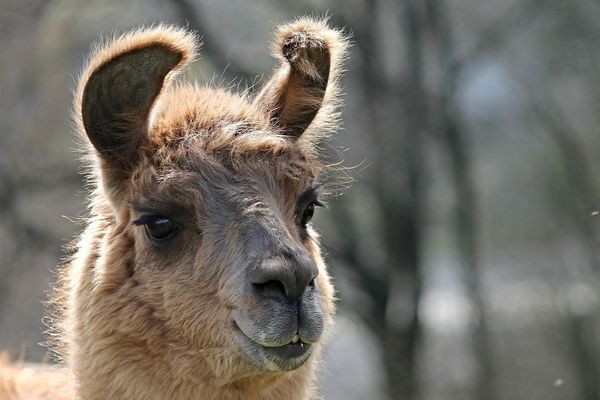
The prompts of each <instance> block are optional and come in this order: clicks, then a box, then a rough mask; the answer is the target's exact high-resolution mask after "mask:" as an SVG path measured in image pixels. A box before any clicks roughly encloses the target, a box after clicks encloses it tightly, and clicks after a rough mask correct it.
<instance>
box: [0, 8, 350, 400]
mask: <svg viewBox="0 0 600 400" xmlns="http://www.w3.org/2000/svg"><path fill="white" fill-rule="evenodd" d="M197 46H198V42H197V39H196V37H195V36H194V35H193V34H191V33H190V32H188V31H186V30H184V29H179V28H175V27H170V26H164V25H161V26H157V27H153V28H149V29H139V30H136V31H133V32H131V33H129V34H126V35H124V36H121V37H119V38H115V39H114V40H112V41H110V42H109V43H107V44H105V45H103V46H100V47H99V48H97V49H96V50H95V51H94V52H93V54H92V56H91V57H90V59H89V62H88V64H87V67H85V69H84V72H83V74H82V75H81V77H80V80H79V85H78V89H77V92H76V96H75V97H76V98H75V103H74V108H75V112H74V121H75V125H76V129H77V132H78V133H80V134H81V140H82V142H84V146H85V148H86V151H85V152H86V154H87V155H86V158H85V165H86V175H87V177H88V178H89V180H90V186H91V189H92V190H91V202H90V206H89V208H90V215H91V217H90V218H89V220H88V221H87V224H86V227H85V229H84V231H83V233H82V234H81V236H80V237H79V238H78V239H77V240H76V241H75V242H74V249H75V251H74V254H73V256H72V257H71V259H70V260H69V261H68V262H67V263H66V264H65V265H64V267H63V269H62V273H61V278H60V280H59V285H58V286H59V288H58V289H57V290H56V294H55V296H54V304H55V305H56V307H57V308H58V312H57V313H58V315H57V316H56V317H55V318H53V320H54V321H58V322H56V325H57V326H56V327H55V332H54V334H53V336H54V339H55V341H56V342H57V343H56V344H57V346H56V347H57V349H58V353H59V354H60V355H61V357H62V358H63V360H64V362H65V364H66V366H67V367H66V369H65V371H63V372H55V373H54V374H55V378H52V379H50V378H48V379H46V380H47V381H52V382H53V383H55V382H57V381H58V382H64V381H68V382H69V384H68V386H66V385H62V384H61V385H62V386H63V387H61V388H60V389H56V388H51V387H49V388H47V389H43V385H40V386H38V388H37V390H38V391H39V393H41V392H42V391H44V393H43V394H40V396H47V397H43V398H61V399H62V398H76V399H86V400H87V399H174V400H179V399H290V400H291V399H315V398H318V391H317V388H316V382H315V381H316V368H317V363H318V360H319V353H320V349H321V346H322V343H323V340H324V338H325V337H326V336H327V333H328V331H330V328H331V325H332V317H333V313H334V302H333V287H332V284H331V282H330V278H329V275H328V273H327V269H326V266H325V264H324V262H323V259H322V256H321V254H320V245H319V237H318V235H317V233H316V232H315V231H314V229H313V228H312V227H311V224H310V221H311V218H312V216H313V213H314V209H315V207H317V206H320V205H322V204H321V201H320V199H319V194H320V192H321V191H322V189H321V187H322V184H323V175H324V171H325V170H326V168H327V166H326V165H324V163H322V162H320V161H319V158H320V157H319V144H320V142H321V141H322V139H323V138H324V137H325V136H326V135H327V134H329V133H331V132H333V131H334V130H335V128H336V127H337V125H338V108H339V105H340V100H339V77H340V74H341V68H342V65H341V64H342V62H343V59H344V56H345V52H346V49H347V40H346V38H345V37H344V35H343V34H342V33H341V32H340V31H338V30H335V29H331V28H329V27H328V25H327V22H326V21H324V20H315V19H311V18H301V19H298V20H296V21H294V22H291V23H289V24H286V25H282V26H280V27H279V28H278V29H277V31H276V34H275V40H274V45H273V51H274V55H275V57H276V58H277V59H278V60H279V63H280V65H279V66H278V67H277V68H276V69H275V71H274V73H273V76H272V78H271V79H270V80H268V81H267V82H266V84H265V85H264V87H262V89H261V90H260V91H258V93H257V94H255V95H252V96H251V95H248V94H241V95H240V94H234V93H232V92H230V91H229V90H225V89H220V88H214V87H201V86H199V85H196V84H185V83H173V81H174V78H175V77H176V75H178V74H179V73H180V72H181V71H182V70H183V69H184V68H185V67H186V65H188V64H189V63H190V62H191V61H192V60H193V59H194V57H195V51H196V48H197ZM9 369H10V367H6V366H5V367H3V368H2V367H0V373H1V372H3V371H4V376H5V377H4V378H2V379H0V394H2V390H5V391H6V393H7V394H6V396H9V395H12V396H17V394H18V392H19V390H21V392H23V390H24V389H23V388H19V387H18V384H15V383H14V382H15V379H14V378H12V379H13V381H12V386H10V385H8V384H7V383H6V382H8V380H10V379H11V378H10V376H9V377H8V378H7V377H6V371H7V370H9ZM13 372H14V371H13ZM28 374H29V375H35V374H34V373H33V372H32V371H28ZM13 375H18V371H17V372H14V373H13ZM29 375H27V376H29ZM56 376H57V377H56ZM3 379H4V382H2V380H3ZM21 380H22V379H21ZM3 384H4V386H3ZM61 385H57V386H61ZM4 387H6V388H8V389H3V388H4ZM9 392H10V393H9ZM53 394H54V397H52V395H53ZM24 396H25V397H26V394H24ZM40 398H42V397H40Z"/></svg>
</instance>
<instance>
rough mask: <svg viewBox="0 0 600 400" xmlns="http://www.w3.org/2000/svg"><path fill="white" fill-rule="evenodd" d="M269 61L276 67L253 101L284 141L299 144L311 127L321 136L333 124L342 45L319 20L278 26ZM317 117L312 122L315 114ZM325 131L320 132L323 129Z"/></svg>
mask: <svg viewBox="0 0 600 400" xmlns="http://www.w3.org/2000/svg"><path fill="white" fill-rule="evenodd" d="M273 47H274V49H273V50H274V55H275V57H276V58H278V59H279V60H280V61H281V65H280V67H279V68H278V69H276V70H275V72H274V74H273V77H272V78H271V79H270V80H269V81H268V82H267V83H266V85H265V86H264V88H263V89H262V90H261V91H260V92H259V93H258V95H257V96H256V97H255V99H254V104H255V105H257V106H258V107H259V108H261V109H262V110H263V111H264V112H266V113H268V114H269V115H270V117H271V118H272V119H273V121H274V123H275V124H276V125H278V126H279V127H280V128H281V129H282V130H283V132H284V133H285V134H286V135H289V136H292V137H294V138H299V137H300V136H301V135H303V134H305V132H306V131H307V129H308V128H309V126H310V125H311V123H313V126H314V127H315V128H317V129H311V130H313V131H319V130H321V131H326V130H327V128H329V127H331V125H335V124H336V123H337V115H336V108H337V103H338V95H339V89H338V85H337V81H338V78H339V76H340V75H341V72H342V66H341V64H342V61H343V59H344V57H345V54H346V49H347V39H346V38H345V37H344V36H343V35H342V34H341V32H340V31H337V30H334V29H331V28H329V27H328V25H327V22H326V21H325V20H314V19H310V18H302V19H299V20H297V21H295V22H292V23H290V24H287V25H283V26H280V27H279V28H278V30H277V32H276V33H275V42H274V46H273ZM319 111H321V113H320V114H323V117H322V118H320V119H319V121H316V120H315V118H316V117H317V114H318V113H319ZM323 128H326V129H323Z"/></svg>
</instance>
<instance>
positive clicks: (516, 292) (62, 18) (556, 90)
mask: <svg viewBox="0 0 600 400" xmlns="http://www.w3.org/2000/svg"><path fill="white" fill-rule="evenodd" d="M306 13H309V14H312V15H320V16H322V15H325V14H327V15H330V16H331V24H332V25H334V26H338V27H344V28H345V29H346V31H347V32H348V33H351V34H352V37H353V43H354V45H353V47H352V51H351V54H350V56H349V59H348V62H347V74H346V76H345V78H344V80H343V86H344V87H345V93H346V94H345V100H346V103H347V105H346V107H345V109H344V114H343V115H344V127H345V129H344V130H343V131H341V132H340V133H339V134H338V135H337V136H336V137H335V138H333V140H332V141H331V142H330V143H329V146H328V148H329V153H330V155H331V158H332V159H333V160H339V159H340V158H343V164H344V165H345V166H347V167H350V169H349V172H348V175H349V176H350V177H352V178H353V179H354V181H355V182H354V183H353V184H352V185H351V186H348V185H347V184H346V183H347V182H346V181H347V177H342V178H340V184H339V185H338V186H339V188H340V190H338V191H337V192H339V193H338V196H337V198H336V199H334V200H333V201H332V202H331V206H330V208H329V209H327V210H319V211H318V212H317V218H316V221H317V224H318V225H319V227H320V230H321V232H322V234H323V239H324V246H325V248H326V250H327V253H328V255H327V257H328V260H329V264H330V268H331V271H332V273H333V275H334V277H335V282H336V286H337V288H338V297H339V302H338V304H339V315H338V319H337V321H338V322H337V326H336V330H335V332H334V334H333V336H332V337H331V339H330V342H329V344H328V347H327V348H326V351H325V364H324V367H323V368H322V371H321V378H320V379H321V386H322V388H323V393H324V395H325V398H326V399H332V400H335V399H376V400H377V399H379V400H386V399H400V400H436V399H439V400H442V399H443V400H462V399H465V400H466V399H475V400H500V399H506V400H508V399H510V400H517V399H523V400H525V399H527V400H536V399H544V400H552V399H560V400H568V399H578V400H593V399H600V386H599V383H600V331H599V329H600V319H599V317H600V310H599V307H598V305H599V301H600V298H599V291H598V290H599V288H600V286H599V280H598V277H599V276H600V248H599V247H598V240H599V236H598V230H599V224H600V199H599V196H600V157H598V156H599V155H600V132H599V127H600V113H599V112H598V110H600V51H599V50H598V42H599V39H600V2H598V1H597V0H577V1H569V0H494V1H492V0H487V1H480V0H329V1H325V0H322V1H317V0H256V1H247V0H230V1H210V0H150V1H149V0H133V1H127V2H123V1H121V0H89V1H85V2H83V1H77V0H28V1H25V0H21V1H19V0H0V348H2V349H7V350H9V351H10V352H11V353H12V354H13V355H14V356H16V357H19V356H20V357H24V358H25V359H26V360H30V361H40V360H43V359H44V358H45V357H46V356H45V354H46V349H45V348H44V347H43V346H41V345H39V343H41V342H43V336H42V333H41V332H42V331H43V330H44V329H45V328H44V326H43V324H42V313H43V305H42V303H43V301H44V299H45V298H46V294H47V292H48V290H49V287H50V284H51V282H52V281H53V280H54V275H53V274H54V272H55V271H56V267H55V266H56V264H57V263H58V262H59V260H60V258H61V254H63V253H62V251H61V246H62V245H64V244H66V243H67V242H68V241H69V240H70V239H71V238H72V237H73V235H74V234H75V233H76V232H78V231H79V230H80V229H81V225H80V224H79V223H77V220H78V218H80V217H81V216H84V215H85V212H84V211H85V209H84V205H83V204H84V203H85V198H86V194H85V192H84V190H83V186H82V178H81V176H80V175H79V174H78V168H79V167H78V162H77V155H76V152H75V151H74V148H75V144H74V140H73V135H72V132H71V127H70V125H69V122H68V120H69V114H70V104H71V100H72V94H71V90H72V88H73V85H74V80H75V77H76V74H77V72H78V71H80V69H81V68H82V65H83V60H84V57H85V55H86V54H87V53H88V50H89V48H90V44H91V43H93V42H95V41H97V40H98V38H99V37H100V36H99V34H100V33H103V34H109V33H111V32H114V31H123V30H125V29H127V28H131V27H135V26H138V25H140V24H152V23H155V22H159V21H167V22H172V23H178V24H184V25H186V24H187V25H189V27H190V28H191V29H193V30H197V31H198V32H199V33H200V34H201V35H202V36H203V39H204V46H203V50H202V52H201V59H200V61H199V62H197V63H196V64H194V66H193V68H192V71H191V73H190V75H193V76H196V77H198V80H200V81H201V82H209V81H213V82H222V83H223V84H225V85H239V86H240V87H241V88H245V87H246V86H247V85H248V84H250V83H252V82H256V81H257V80H260V79H261V77H263V76H265V77H268V75H269V73H270V71H271V70H272V68H273V67H274V65H275V62H274V60H273V59H272V58H271V56H270V55H269V50H268V47H267V45H266V43H268V42H269V40H270V37H271V36H270V35H271V32H272V30H273V27H274V26H275V25H276V24H277V23H280V22H283V21H286V20H288V19H290V18H293V17H294V16H299V15H303V14H306ZM263 81H264V79H263Z"/></svg>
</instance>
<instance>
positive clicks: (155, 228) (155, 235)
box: [144, 217, 179, 241]
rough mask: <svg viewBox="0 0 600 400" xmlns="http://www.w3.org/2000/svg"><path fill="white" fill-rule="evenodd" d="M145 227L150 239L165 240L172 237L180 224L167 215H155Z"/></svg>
mask: <svg viewBox="0 0 600 400" xmlns="http://www.w3.org/2000/svg"><path fill="white" fill-rule="evenodd" d="M144 229H145V230H146V234H147V235H148V237H149V238H150V239H153V240H155V241H163V240H166V239H169V238H170V237H172V236H173V235H174V234H175V233H176V232H177V230H178V229H179V225H178V224H176V223H175V222H173V221H172V220H170V219H169V218H165V217H154V218H152V219H150V220H148V221H146V222H145V223H144Z"/></svg>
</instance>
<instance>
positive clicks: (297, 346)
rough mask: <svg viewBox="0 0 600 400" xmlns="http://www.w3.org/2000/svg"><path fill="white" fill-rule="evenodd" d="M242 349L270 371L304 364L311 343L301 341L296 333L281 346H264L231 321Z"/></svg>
mask: <svg viewBox="0 0 600 400" xmlns="http://www.w3.org/2000/svg"><path fill="white" fill-rule="evenodd" d="M233 325H234V327H235V330H236V332H237V335H236V336H237V338H238V341H239V342H240V344H241V346H242V349H243V350H244V352H245V353H246V355H247V356H248V357H250V358H251V359H252V360H253V361H254V362H255V363H258V364H260V365H263V366H264V367H265V368H266V369H267V370H270V371H274V372H275V371H291V370H293V369H296V368H298V367H300V366H301V365H302V364H304V363H305V362H306V361H307V360H308V359H309V358H310V356H311V354H312V348H313V345H312V344H311V343H305V342H303V341H302V340H301V339H300V338H299V337H298V335H294V337H293V338H292V339H291V340H290V341H289V342H288V343H286V344H284V345H281V346H265V345H262V344H260V343H258V342H256V341H254V340H253V339H251V338H250V337H248V335H246V334H245V333H244V332H243V331H242V330H241V329H240V327H239V326H238V324H237V323H236V322H235V321H233Z"/></svg>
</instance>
